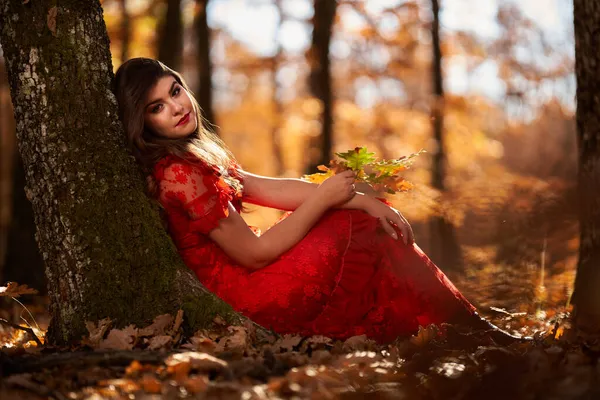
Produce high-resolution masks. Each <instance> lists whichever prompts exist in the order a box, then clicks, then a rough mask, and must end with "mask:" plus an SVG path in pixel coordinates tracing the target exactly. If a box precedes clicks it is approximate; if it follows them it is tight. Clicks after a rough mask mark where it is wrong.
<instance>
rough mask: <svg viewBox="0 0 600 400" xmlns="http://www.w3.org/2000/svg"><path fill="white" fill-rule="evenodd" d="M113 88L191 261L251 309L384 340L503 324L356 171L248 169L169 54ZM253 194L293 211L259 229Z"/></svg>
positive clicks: (271, 323)
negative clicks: (318, 178) (206, 117)
mask: <svg viewBox="0 0 600 400" xmlns="http://www.w3.org/2000/svg"><path fill="white" fill-rule="evenodd" d="M113 91H114V93H115V95H116V97H117V100H118V103H119V117H120V119H121V121H122V123H123V124H124V127H125V131H126V133H127V139H128V143H129V145H130V147H131V150H132V152H133V154H134V155H135V157H136V159H137V160H138V162H139V163H140V164H141V166H142V167H143V168H144V169H145V171H146V172H147V174H148V186H149V191H150V193H151V194H152V196H154V197H155V198H156V199H158V201H159V202H160V204H161V205H162V207H163V208H164V211H165V214H166V219H167V223H168V231H169V233H170V235H171V237H172V238H173V241H174V243H175V244H176V246H177V248H178V250H179V253H180V254H181V257H182V258H183V260H184V261H185V263H186V264H187V265H188V266H189V268H191V269H192V270H193V271H194V272H195V273H196V275H197V276H198V278H199V279H200V281H201V282H202V283H203V284H204V285H205V286H206V287H207V288H208V289H209V290H211V291H213V292H214V293H215V294H217V295H218V296H219V297H221V298H222V299H223V300H225V301H226V302H228V303H229V304H231V305H232V306H233V307H234V308H235V309H236V310H238V311H239V312H240V313H242V314H244V315H246V316H248V317H249V318H250V319H252V320H253V321H255V322H257V323H259V324H260V325H262V326H264V327H267V328H271V329H273V330H274V331H276V332H279V333H299V334H302V335H315V334H319V335H325V336H329V337H334V338H340V339H343V338H347V337H350V336H354V335H361V334H365V335H367V336H368V337H371V338H373V339H375V340H377V341H379V342H389V341H392V340H394V339H395V338H396V337H398V336H401V335H410V334H413V333H415V331H416V330H417V329H418V327H419V325H422V326H426V325H428V324H431V323H435V324H439V323H442V322H448V323H457V324H463V325H465V324H467V325H470V326H472V327H477V328H487V329H490V328H493V326H492V325H490V324H488V323H487V322H485V321H483V320H482V319H480V318H479V317H478V315H477V313H476V312H475V309H474V307H473V306H472V305H471V304H470V303H469V302H468V301H467V300H466V299H465V298H464V296H463V295H462V294H461V293H460V292H459V291H458V290H457V289H456V287H455V286H454V285H453V284H452V283H451V282H450V281H449V280H448V278H447V277H446V276H445V275H444V274H443V273H442V272H441V271H440V270H439V269H438V268H437V267H436V266H435V265H434V264H433V263H432V262H431V261H430V260H429V258H428V257H427V256H426V255H425V254H424V253H423V252H422V251H421V249H419V247H418V246H417V245H416V244H415V243H414V238H413V234H412V230H411V228H410V225H409V224H408V222H407V221H406V219H405V218H404V217H403V216H402V214H401V213H400V212H398V211H397V210H395V209H393V208H391V207H390V206H388V205H386V204H385V203H384V202H383V201H380V200H378V199H376V198H375V197H373V196H372V195H370V194H369V191H368V186H367V187H358V185H357V184H355V183H354V175H353V173H352V172H344V173H341V174H338V175H335V176H333V177H331V178H329V179H327V180H326V181H325V182H323V183H322V184H320V185H316V184H311V183H307V182H303V181H301V180H298V179H278V178H268V177H264V176H259V175H255V174H252V173H249V172H247V171H244V170H243V169H242V168H241V167H240V166H239V165H238V164H237V163H236V161H235V159H234V157H233V156H232V154H231V153H230V152H229V151H228V150H227V148H226V147H225V145H224V144H223V142H222V141H221V140H219V139H218V137H216V136H215V135H214V134H212V133H211V132H210V131H209V130H207V129H206V128H205V127H204V126H203V118H202V115H201V110H200V107H199V106H198V103H197V102H196V100H195V99H194V98H193V97H192V93H191V91H190V89H189V88H188V86H187V85H186V83H185V81H184V80H183V79H182V77H181V76H180V74H178V73H177V72H175V71H173V70H171V69H169V68H168V67H166V66H165V65H163V64H162V63H160V62H159V61H156V60H152V59H148V58H134V59H131V60H128V61H127V62H125V63H124V64H123V65H121V67H120V68H119V70H118V71H117V73H116V76H115V81H114V88H113ZM357 189H360V190H363V191H360V190H359V191H357ZM242 201H243V202H248V203H253V204H258V205H261V206H265V207H272V208H277V209H280V210H288V211H293V212H291V213H289V214H288V216H287V217H286V218H284V219H282V220H280V221H279V222H278V223H277V224H275V225H274V226H273V227H271V228H270V229H269V230H267V231H266V232H265V233H263V234H262V235H259V234H258V233H257V232H255V231H253V230H252V229H251V228H250V227H248V226H247V225H246V223H245V222H244V220H243V219H242V217H241V216H240V214H239V213H240V210H241V203H242Z"/></svg>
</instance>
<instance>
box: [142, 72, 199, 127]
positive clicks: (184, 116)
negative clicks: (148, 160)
mask: <svg viewBox="0 0 600 400" xmlns="http://www.w3.org/2000/svg"><path fill="white" fill-rule="evenodd" d="M144 124H145V126H146V128H148V129H149V130H150V131H152V132H154V134H156V135H157V136H160V137H164V138H169V139H178V138H183V137H186V136H189V135H190V134H192V133H193V132H194V131H195V130H196V126H197V124H198V121H197V119H196V114H195V112H194V106H193V104H192V100H191V99H190V96H189V94H188V92H187V91H186V90H185V89H184V88H183V86H181V85H180V84H179V83H178V82H177V80H176V79H175V78H174V77H173V76H171V75H169V76H164V77H162V78H160V79H159V80H158V82H157V83H156V85H154V87H153V88H152V89H150V91H149V92H148V97H147V98H146V106H145V107H144Z"/></svg>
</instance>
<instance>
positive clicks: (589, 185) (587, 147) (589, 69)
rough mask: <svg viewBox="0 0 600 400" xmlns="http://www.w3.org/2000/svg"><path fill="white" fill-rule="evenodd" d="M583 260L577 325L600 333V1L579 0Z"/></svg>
mask: <svg viewBox="0 0 600 400" xmlns="http://www.w3.org/2000/svg"><path fill="white" fill-rule="evenodd" d="M574 14H575V16H574V17H575V18H574V23H575V73H576V76H577V142H578V147H579V170H578V184H579V223H580V227H581V236H580V247H579V261H578V264H577V276H576V279H575V291H574V293H573V297H572V303H573V304H574V320H575V323H576V325H577V326H578V327H579V328H581V329H583V330H586V331H590V332H594V333H599V332H600V290H598V288H599V287H600V196H599V193H600V97H598V93H600V54H599V53H598V43H600V3H598V2H597V1H594V0H575V1H574Z"/></svg>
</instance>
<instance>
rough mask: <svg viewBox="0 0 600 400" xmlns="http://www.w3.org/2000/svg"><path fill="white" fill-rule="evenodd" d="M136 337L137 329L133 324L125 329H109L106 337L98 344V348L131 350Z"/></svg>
mask: <svg viewBox="0 0 600 400" xmlns="http://www.w3.org/2000/svg"><path fill="white" fill-rule="evenodd" d="M136 338H137V329H136V328H135V327H134V326H133V325H129V326H128V327H126V328H125V329H111V331H110V332H108V336H107V337H106V339H105V340H103V341H101V342H100V343H99V344H98V349H111V350H132V349H133V346H134V343H135V339H136Z"/></svg>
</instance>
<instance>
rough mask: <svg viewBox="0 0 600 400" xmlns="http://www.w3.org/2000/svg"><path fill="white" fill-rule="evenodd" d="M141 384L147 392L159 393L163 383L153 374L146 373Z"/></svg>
mask: <svg viewBox="0 0 600 400" xmlns="http://www.w3.org/2000/svg"><path fill="white" fill-rule="evenodd" d="M140 385H141V386H142V389H144V391H145V392H147V393H155V394H158V393H160V392H161V390H162V385H161V384H160V381H159V380H158V379H156V378H155V377H153V376H149V375H145V376H144V377H142V379H140Z"/></svg>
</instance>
